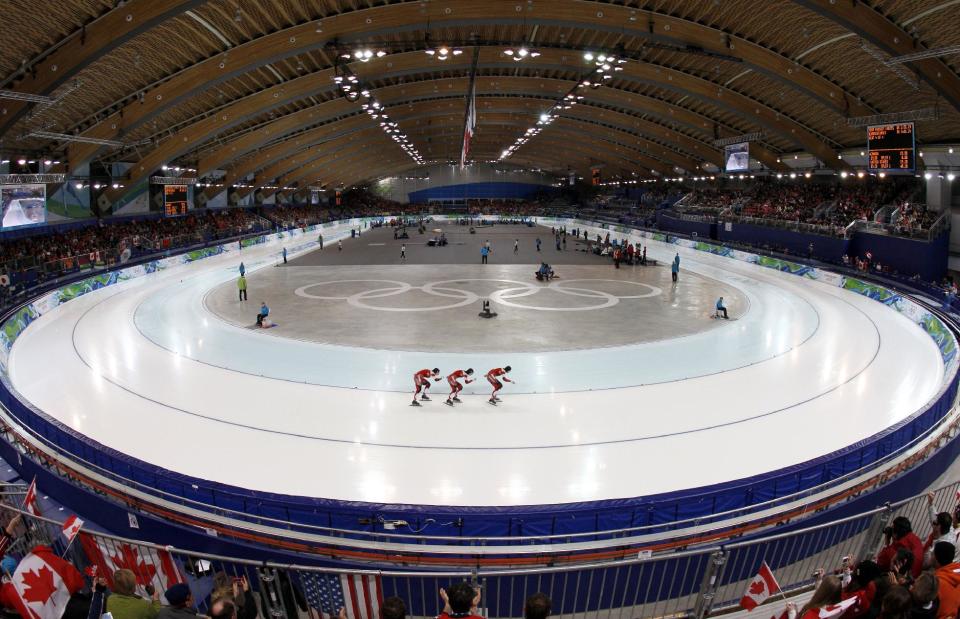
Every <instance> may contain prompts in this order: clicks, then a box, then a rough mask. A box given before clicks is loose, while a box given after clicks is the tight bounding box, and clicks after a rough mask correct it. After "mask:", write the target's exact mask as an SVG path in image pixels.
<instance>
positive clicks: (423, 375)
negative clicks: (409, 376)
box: [411, 368, 440, 406]
mask: <svg viewBox="0 0 960 619" xmlns="http://www.w3.org/2000/svg"><path fill="white" fill-rule="evenodd" d="M431 378H432V379H433V380H435V381H438V380H440V369H439V368H433V370H420V371H419V372H417V373H416V374H414V375H413V386H414V387H416V391H414V392H413V404H411V406H420V402H417V396H418V395H420V391H421V390H422V391H423V395H420V399H421V400H427V401H429V400H430V397H429V396H428V395H427V389H429V388H430V379H431Z"/></svg>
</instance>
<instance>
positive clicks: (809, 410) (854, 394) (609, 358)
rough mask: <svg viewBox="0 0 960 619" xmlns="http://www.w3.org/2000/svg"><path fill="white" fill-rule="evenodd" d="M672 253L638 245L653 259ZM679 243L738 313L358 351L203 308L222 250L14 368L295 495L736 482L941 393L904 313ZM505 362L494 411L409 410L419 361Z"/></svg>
mask: <svg viewBox="0 0 960 619" xmlns="http://www.w3.org/2000/svg"><path fill="white" fill-rule="evenodd" d="M276 251H277V247H275V246H274V247H255V248H250V249H245V250H244V251H243V254H242V258H243V260H244V261H245V262H246V264H247V265H248V268H251V266H252V268H258V267H264V266H266V267H269V266H271V265H272V264H273V262H274V258H273V257H271V253H273V252H276ZM675 251H677V248H676V247H675V246H672V245H669V246H668V245H661V244H658V243H656V242H651V243H650V246H649V253H650V256H651V257H653V258H656V259H659V260H669V258H671V257H672V256H673V253H674V252H675ZM679 251H680V254H681V256H682V258H683V267H684V271H695V272H699V273H702V274H704V275H707V276H710V277H713V278H716V279H719V280H722V281H724V282H726V283H728V284H730V285H731V286H734V287H736V288H737V289H739V290H740V291H741V292H742V293H743V294H744V295H746V297H747V298H748V299H749V301H750V308H749V310H748V311H747V313H746V314H745V315H744V316H743V317H742V318H741V319H740V320H738V321H733V322H730V323H729V324H724V325H723V326H722V327H720V328H718V329H710V330H707V331H705V332H703V333H700V334H697V335H695V336H687V337H684V338H678V339H675V340H668V341H666V342H655V343H651V344H643V345H638V346H631V347H624V348H620V349H606V350H604V351H602V352H596V353H592V352H588V353H584V352H582V351H580V352H577V353H562V352H561V353H543V354H539V353H538V354H528V355H523V354H511V355H509V358H508V359H504V358H503V356H501V355H492V356H491V355H469V356H468V355H456V354H444V355H438V354H427V353H417V352H410V353H407V352H396V351H370V350H367V351H362V350H359V349H349V348H342V347H333V346H324V345H319V344H312V343H306V342H299V341H295V340H289V339H285V338H282V337H273V336H271V335H268V334H266V333H263V332H259V331H252V330H245V329H240V328H237V327H233V326H231V325H228V324H227V323H225V322H224V321H222V320H220V319H219V318H217V317H215V316H213V315H212V314H210V313H208V311H207V309H206V308H205V306H204V305H203V298H204V295H205V294H206V293H207V292H208V291H209V290H210V289H212V288H213V287H214V286H216V285H218V284H219V283H222V282H224V281H227V280H230V279H232V278H235V277H236V266H237V262H238V257H237V254H231V255H227V256H223V257H216V258H210V259H206V260H202V261H199V262H196V263H193V264H190V265H185V266H182V267H176V268H174V269H171V270H168V271H163V272H160V273H156V274H153V275H150V276H147V277H144V278H141V279H138V280H133V281H130V282H127V283H123V284H119V285H116V286H112V287H109V288H106V289H103V290H100V291H97V292H95V293H91V294H88V295H86V296H83V297H81V298H79V299H76V300H74V301H71V302H70V303H67V304H65V305H63V306H61V307H60V308H58V309H56V310H54V311H53V312H51V313H50V314H48V315H46V316H44V317H43V318H42V319H40V320H39V321H37V322H35V323H33V324H32V325H31V326H30V327H29V328H28V329H27V330H26V331H25V333H24V334H23V335H21V336H20V338H19V339H18V340H17V342H16V344H15V346H14V348H13V352H12V356H11V360H10V374H11V379H12V382H13V385H14V387H15V388H16V389H17V390H18V391H19V392H20V393H21V394H22V395H23V396H24V397H25V398H26V399H27V400H29V401H30V402H32V403H33V404H34V405H36V406H37V407H38V408H40V409H41V410H43V411H45V412H47V413H48V414H50V415H52V416H54V417H55V418H57V419H59V420H60V421H61V422H63V423H65V424H66V425H68V426H69V427H71V428H73V429H74V430H76V431H78V432H81V433H83V434H85V435H87V436H90V437H92V438H93V439H95V440H97V441H99V442H100V443H102V444H104V445H106V446H109V447H112V448H114V449H117V450H119V451H121V452H124V453H126V454H129V455H131V456H134V457H137V458H140V459H142V460H144V461H146V462H149V463H152V464H154V465H157V466H161V467H163V468H166V469H169V470H172V471H176V472H179V473H184V474H187V475H191V476H194V477H198V478H201V479H207V480H211V481H217V482H221V483H226V484H231V485H235V486H240V487H245V488H250V489H254V490H263V491H270V492H277V493H284V494H290V495H300V496H312V497H324V498H331V499H340V500H360V501H369V502H390V503H407V504H420V505H486V506H495V505H530V504H546V503H567V502H578V501H592V500H601V499H611V498H621V497H635V496H643V495H650V494H654V493H661V492H668V491H674V490H679V489H685V488H693V487H698V486H704V485H708V484H714V483H720V482H724V481H729V480H733V479H739V478H744V477H748V476H751V475H756V474H760V473H763V472H767V471H771V470H773V469H778V468H781V467H786V466H789V465H792V464H796V463H800V462H803V461H806V460H809V459H811V458H815V457H817V456H819V455H822V454H826V453H829V452H831V451H834V450H836V449H840V448H843V447H845V446H848V445H851V444H853V443H855V442H857V441H858V440H861V439H863V438H865V437H868V436H870V435H872V434H875V433H876V432H878V431H880V430H882V429H883V428H886V427H888V426H890V425H892V424H894V423H896V422H897V421H899V420H901V419H903V418H904V417H907V416H908V415H910V414H912V413H913V412H915V411H917V410H919V409H921V408H922V407H923V406H925V405H926V404H927V403H928V402H929V401H930V400H931V398H932V397H933V396H934V395H935V394H936V393H937V391H938V389H939V387H940V385H941V381H942V378H943V371H944V368H943V363H942V361H941V359H940V356H939V354H938V350H937V347H936V346H935V345H934V344H933V342H932V341H931V340H930V338H929V337H928V336H927V335H926V334H925V333H924V332H923V331H922V330H921V329H920V328H919V327H917V326H915V325H913V324H911V323H910V322H909V321H908V320H907V319H906V318H903V317H901V316H900V315H899V314H897V313H896V312H894V311H892V310H890V309H888V308H886V307H884V306H883V305H881V304H879V303H876V302H874V301H872V300H869V299H867V298H864V297H862V296H859V295H857V294H854V293H851V292H847V291H843V290H841V289H838V288H834V287H830V286H827V285H825V284H820V283H816V282H812V281H809V280H804V279H802V278H799V277H796V276H792V275H788V274H783V273H778V272H775V271H772V270H769V269H764V268H761V267H757V266H754V265H749V264H746V263H742V262H737V261H735V260H731V259H727V258H722V257H717V256H712V255H709V254H705V253H701V252H696V251H694V250H688V249H682V248H681V249H679ZM478 268H479V267H478ZM708 316H709V308H705V310H704V318H703V319H704V320H709V319H710V318H709V317H708ZM278 320H279V321H280V322H281V323H282V318H281V319H278ZM281 328H282V325H281ZM272 335H277V334H276V333H274V334H272ZM505 363H510V364H512V365H513V367H514V372H513V376H514V377H515V378H516V379H517V380H518V381H519V384H518V385H517V387H514V386H512V385H508V386H507V388H506V389H505V390H504V393H503V403H502V404H501V405H500V406H498V407H492V406H490V405H488V404H487V403H486V399H487V398H486V396H485V395H479V393H480V392H481V391H482V392H483V393H486V384H485V383H483V387H481V388H480V389H478V390H477V393H478V395H470V394H471V392H472V389H471V387H473V386H474V385H471V386H470V387H468V389H467V390H466V393H467V395H466V397H464V398H463V399H464V404H462V405H459V406H457V407H456V408H455V409H450V408H448V407H446V406H444V405H443V404H442V402H440V401H439V399H440V398H437V397H435V399H434V401H433V402H431V403H428V404H427V405H426V406H424V407H423V408H413V407H410V406H409V400H410V389H409V387H410V382H411V378H410V376H411V374H412V373H413V372H414V371H415V370H418V369H420V368H422V367H434V366H439V367H440V368H442V369H447V368H455V367H456V368H459V367H467V366H471V367H475V368H486V367H488V366H489V367H495V366H498V365H503V364H505ZM261 374H262V376H261ZM481 380H482V379H481ZM443 384H445V383H441V385H443ZM331 385H345V386H331ZM441 385H438V386H437V387H440V386H441ZM354 387H358V388H354ZM591 387H604V388H599V389H597V390H593V391H590V390H589V389H590V388H591ZM434 391H435V392H436V395H440V394H441V392H443V389H442V388H437V389H435V390H434ZM534 392H536V393H534ZM441 397H442V396H441Z"/></svg>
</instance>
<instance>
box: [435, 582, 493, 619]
mask: <svg viewBox="0 0 960 619" xmlns="http://www.w3.org/2000/svg"><path fill="white" fill-rule="evenodd" d="M440 598H441V599H442V600H443V612H441V613H440V615H439V616H438V617H437V619H464V618H469V619H482V618H481V617H480V616H479V615H478V613H477V606H479V605H480V590H479V589H474V588H473V586H472V585H471V584H470V583H468V582H458V583H454V584H452V585H450V587H449V588H448V589H447V590H444V589H440Z"/></svg>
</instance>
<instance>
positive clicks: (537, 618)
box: [385, 593, 550, 619]
mask: <svg viewBox="0 0 960 619" xmlns="http://www.w3.org/2000/svg"><path fill="white" fill-rule="evenodd" d="M549 616H550V597H549V596H547V594H546V593H534V594H533V595H531V596H530V597H528V598H527V601H526V602H525V603H524V605H523V619H547V617H549ZM385 619H386V618H385Z"/></svg>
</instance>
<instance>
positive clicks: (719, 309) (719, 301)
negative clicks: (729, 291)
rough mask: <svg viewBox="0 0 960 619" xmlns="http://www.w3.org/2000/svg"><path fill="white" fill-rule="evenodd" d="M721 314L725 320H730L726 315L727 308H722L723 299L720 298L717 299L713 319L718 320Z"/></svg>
mask: <svg viewBox="0 0 960 619" xmlns="http://www.w3.org/2000/svg"><path fill="white" fill-rule="evenodd" d="M721 314H722V315H723V317H724V318H726V319H727V320H729V319H730V316H728V315H727V308H726V307H724V306H723V297H720V298H719V299H717V311H716V312H714V314H713V317H714V318H719V317H720V315H721Z"/></svg>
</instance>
